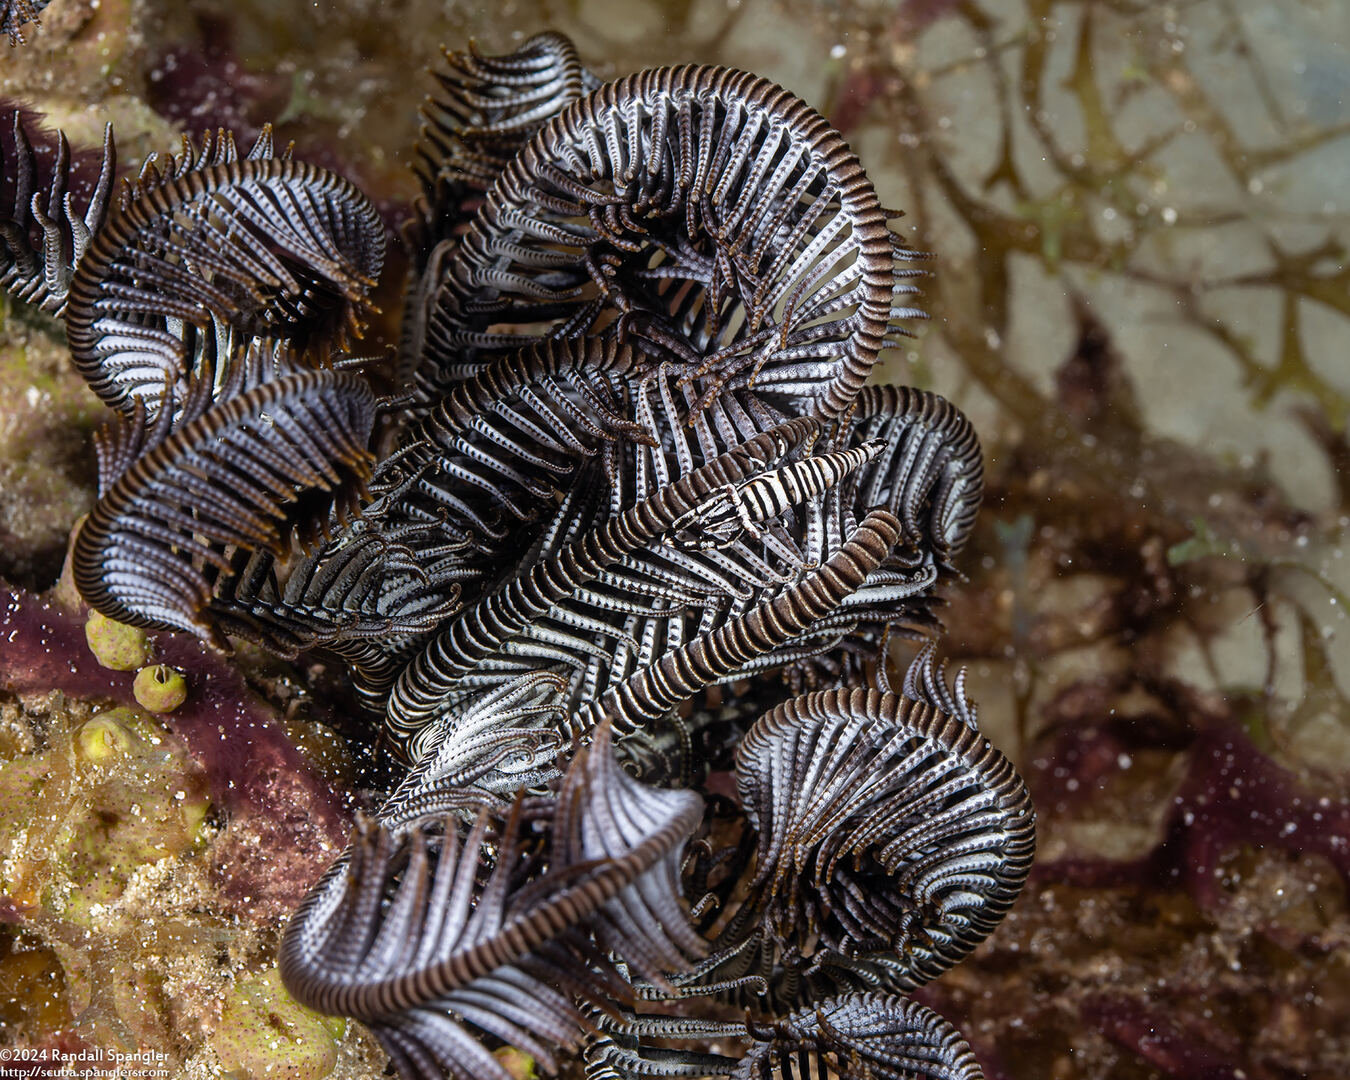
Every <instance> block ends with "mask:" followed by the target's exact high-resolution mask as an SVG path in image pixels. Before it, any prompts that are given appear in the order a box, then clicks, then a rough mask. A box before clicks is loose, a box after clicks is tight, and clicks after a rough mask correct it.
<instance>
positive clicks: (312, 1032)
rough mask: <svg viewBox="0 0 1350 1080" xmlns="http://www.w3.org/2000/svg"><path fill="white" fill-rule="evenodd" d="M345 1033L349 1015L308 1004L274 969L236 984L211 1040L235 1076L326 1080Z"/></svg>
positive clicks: (254, 1079) (243, 1078)
mask: <svg viewBox="0 0 1350 1080" xmlns="http://www.w3.org/2000/svg"><path fill="white" fill-rule="evenodd" d="M345 1033H346V1021H345V1020H343V1019H341V1018H340V1017H332V1016H323V1015H322V1014H320V1013H316V1012H314V1011H313V1010H311V1009H307V1008H305V1006H303V1005H301V1004H300V1003H299V1002H298V1001H296V1000H295V999H294V998H293V997H291V995H290V993H289V992H288V991H287V990H286V987H285V986H283V985H282V982H281V975H280V973H279V972H278V971H277V970H276V969H275V968H273V969H272V970H271V971H268V972H266V973H265V974H263V975H258V976H255V977H254V978H251V979H246V980H243V981H241V982H239V983H236V984H235V985H234V986H233V987H231V988H230V990H229V991H228V993H227V994H226V996H225V1001H224V1004H223V1007H222V1009H221V1017H220V1024H219V1026H218V1027H217V1028H216V1030H215V1032H214V1033H213V1034H212V1036H211V1045H212V1046H213V1047H214V1049H215V1051H216V1054H217V1055H218V1056H219V1057H220V1063H221V1065H222V1066H224V1068H225V1069H226V1071H227V1075H228V1076H230V1077H231V1078H232V1080H265V1078H271V1077H279V1078H281V1077H284V1078H285V1080H323V1078H324V1077H326V1076H328V1075H329V1074H330V1073H331V1072H332V1071H333V1069H334V1068H335V1067H336V1066H337V1061H338V1041H339V1040H340V1039H341V1038H342V1036H343V1035H344V1034H345Z"/></svg>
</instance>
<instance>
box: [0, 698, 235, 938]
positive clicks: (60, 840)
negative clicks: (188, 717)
mask: <svg viewBox="0 0 1350 1080" xmlns="http://www.w3.org/2000/svg"><path fill="white" fill-rule="evenodd" d="M209 808H210V802H209V800H208V799H207V796H206V784H205V779H204V777H203V776H202V775H201V772H200V770H199V769H198V768H197V766H196V765H195V764H194V763H193V762H192V760H191V758H190V757H189V756H188V753H187V750H186V748H185V747H184V746H183V745H182V743H180V742H179V741H178V740H177V739H176V738H174V737H173V736H172V735H170V734H169V733H168V732H167V731H165V730H164V729H163V728H161V727H160V726H159V725H158V724H156V723H154V722H153V721H152V720H150V719H149V718H148V717H145V716H144V715H142V714H141V713H139V712H136V711H135V710H132V709H120V708H119V709H109V710H105V711H104V712H101V713H99V714H98V715H96V716H94V717H92V718H91V719H90V720H88V721H87V722H85V723H84V724H82V725H81V726H80V727H79V728H78V729H76V730H75V731H74V732H73V733H71V735H70V736H69V737H68V739H63V740H61V741H60V742H59V743H57V744H56V745H54V746H53V747H52V748H51V749H48V750H46V751H43V752H41V753H38V754H34V755H31V756H29V757H26V758H22V759H19V760H16V761H12V762H8V763H6V764H4V765H3V766H0V891H2V892H4V893H5V894H6V895H7V896H9V897H10V898H11V900H12V901H13V902H14V903H15V904H16V906H18V907H19V908H20V910H23V909H36V910H40V911H42V912H44V913H47V914H52V915H59V916H60V917H61V918H62V919H65V920H68V921H73V922H76V923H80V924H84V925H93V924H94V923H95V922H97V921H99V920H104V921H106V919H107V917H108V915H107V912H106V910H105V908H106V905H108V904H109V903H110V902H112V901H115V900H116V899H117V898H118V897H120V896H121V895H122V893H123V891H124V890H125V889H126V887H127V885H128V883H129V882H130V881H131V880H132V878H133V877H134V876H135V875H137V874H139V873H141V872H142V871H143V869H144V868H146V867H148V866H150V865H152V864H155V863H159V862H161V861H162V860H165V859H170V858H173V857H175V856H178V855H182V854H185V853H187V852H190V851H191V850H192V849H194V848H195V847H196V846H197V845H198V843H199V842H200V841H201V839H202V835H203V826H204V822H205V819H206V814H207V811H208V810H209Z"/></svg>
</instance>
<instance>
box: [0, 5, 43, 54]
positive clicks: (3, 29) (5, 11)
mask: <svg viewBox="0 0 1350 1080" xmlns="http://www.w3.org/2000/svg"><path fill="white" fill-rule="evenodd" d="M51 2H52V0H3V2H0V34H8V35H9V43H10V45H11V46H13V45H22V44H23V43H24V40H25V38H24V33H23V28H24V26H25V25H26V24H28V23H35V22H37V21H38V16H39V15H41V14H42V12H43V9H45V8H46V7H47V5H48V4H50V3H51Z"/></svg>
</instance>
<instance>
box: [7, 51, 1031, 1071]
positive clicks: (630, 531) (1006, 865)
mask: <svg viewBox="0 0 1350 1080" xmlns="http://www.w3.org/2000/svg"><path fill="white" fill-rule="evenodd" d="M435 77H436V79H437V83H438V89H437V91H436V93H435V94H434V95H433V97H432V98H431V99H430V100H429V101H428V104H427V105H426V107H425V116H426V121H427V123H426V126H425V129H424V135H423V138H422V140H421V142H420V145H419V146H418V148H417V153H416V161H417V172H418V175H419V177H420V178H421V182H422V185H423V190H424V194H423V196H422V198H421V199H419V200H418V202H417V205H416V207H415V210H414V215H413V223H412V226H411V228H410V229H409V231H408V234H407V242H408V245H409V249H410V256H411V261H412V271H411V274H410V280H409V283H408V287H407V292H406V313H405V316H404V324H403V325H404V333H403V338H402V342H401V347H400V355H399V358H398V372H397V376H396V377H397V380H398V386H397V388H396V390H395V392H394V393H393V394H392V395H390V396H387V397H383V398H380V397H377V395H376V393H375V392H374V390H372V388H371V385H370V384H369V383H368V381H367V379H366V377H365V376H364V375H363V374H362V373H360V371H359V370H358V369H359V367H360V364H359V363H358V362H357V361H355V360H353V359H352V358H351V354H350V349H351V347H352V344H353V341H354V339H355V338H356V337H357V336H358V335H359V333H360V330H361V325H362V320H363V316H364V314H365V312H366V310H367V306H368V301H367V297H368V295H369V293H370V290H371V288H372V286H373V285H374V283H375V281H376V279H377V277H378V276H379V273H380V270H381V263H382V258H383V250H384V249H383V243H384V233H383V229H382V226H381V223H380V221H379V219H378V217H377V216H376V214H375V212H374V210H373V209H372V207H371V205H370V203H369V202H368V201H367V200H366V199H365V197H364V196H363V195H362V194H361V193H360V192H359V191H357V190H356V189H355V188H353V187H352V186H351V185H350V184H348V183H347V182H345V181H343V180H342V179H340V178H338V177H336V176H334V175H332V174H330V173H328V172H325V171H324V170H322V169H318V168H313V167H310V166H306V165H304V164H301V163H299V162H296V161H293V160H290V158H289V156H288V155H287V154H278V153H277V152H276V150H275V148H274V147H273V145H272V143H271V139H270V137H268V136H266V135H265V136H264V137H263V138H262V139H261V140H260V141H259V142H258V144H257V145H255V146H254V147H253V148H252V150H251V151H249V152H248V153H247V154H243V155H241V154H240V153H239V152H238V151H237V150H236V148H235V145H234V143H233V141H232V140H231V138H230V137H229V136H228V135H224V134H220V135H217V136H215V137H208V138H207V139H206V140H204V142H202V143H200V144H192V143H185V145H184V148H183V150H182V152H181V153H179V154H178V155H177V156H174V157H173V158H171V159H169V160H167V161H164V162H162V163H160V162H155V161H151V162H149V163H147V164H146V165H145V166H144V167H143V168H142V169H141V171H140V174H139V176H137V177H136V178H135V179H132V180H128V181H127V182H126V183H125V184H124V185H123V186H122V187H121V188H120V190H119V191H118V192H116V193H114V182H115V175H116V167H115V162H114V153H113V144H112V140H111V136H109V138H108V142H107V146H106V148H105V153H104V157H103V162H102V170H101V172H100V173H99V175H98V177H97V179H94V178H93V177H92V176H91V177H90V178H89V180H88V182H87V183H85V184H84V185H83V186H82V187H81V185H72V184H71V183H70V182H68V181H69V177H70V175H71V169H70V167H69V164H68V162H69V153H68V151H67V149H66V145H65V142H64V140H63V139H62V140H56V141H54V143H53V144H52V145H51V146H50V147H48V148H47V151H46V152H45V153H38V152H36V151H35V150H34V149H33V146H32V145H31V144H30V142H29V138H28V136H27V134H26V133H25V129H24V126H23V124H22V123H21V122H19V119H18V118H17V117H16V119H15V122H14V124H13V127H12V130H13V136H12V139H11V140H10V142H9V144H8V145H7V147H6V150H7V159H6V163H5V168H4V177H5V187H4V189H3V191H0V214H3V215H5V217H4V219H3V220H0V237H3V242H4V247H3V248H0V254H3V256H4V258H5V262H4V263H3V268H4V276H3V280H4V283H5V284H6V286H7V287H8V288H9V289H10V290H11V291H12V292H14V293H15V294H17V295H18V296H20V297H22V298H24V299H25V300H27V301H29V302H31V303H34V304H38V305H40V306H41V307H43V308H45V309H47V310H48V311H52V312H55V313H58V314H60V315H62V316H63V317H64V320H65V324H66V327H67V329H68V333H69V339H70V346H71V350H72V353H73V355H74V360H75V363H76V365H77V367H78V368H79V370H80V371H81V372H82V373H83V375H84V376H85V378H86V379H87V380H88V381H89V384H90V385H91V386H92V387H93V388H94V390H95V391H96V392H97V393H98V394H99V396H100V397H101V398H102V399H103V400H104V401H105V402H106V403H107V404H108V406H109V407H110V408H111V409H112V410H114V413H115V416H114V418H113V420H111V421H110V422H109V424H108V425H107V427H106V428H105V429H104V431H103V432H102V434H101V436H100V437H99V440H98V454H99V483H100V490H101V497H100V500H99V502H98V505H97V506H96V508H95V509H94V511H93V512H92V513H91V514H90V516H89V518H88V520H87V521H86V523H85V524H84V525H83V527H82V528H81V529H80V531H79V534H78V536H77V538H76V541H75V544H74V554H73V565H74V572H75V577H76V580H77V583H78V584H79V587H80V589H81V591H82V592H83V594H84V595H85V597H86V598H87V599H88V601H89V603H90V604H91V605H92V606H93V607H95V608H96V609H97V610H99V611H101V612H103V613H104V614H105V615H108V616H109V617H111V618H114V619H118V620H121V621H123V622H130V623H136V624H140V625H143V626H149V627H161V628H174V629H182V630H188V631H191V632H193V633H195V634H198V635H200V636H202V637H203V638H206V639H208V640H210V641H213V642H215V643H217V644H219V645H221V646H222V647H227V646H228V637H229V636H235V637H242V638H245V639H249V640H252V641H254V642H257V643H259V644H261V645H263V646H265V647H266V648H268V649H270V650H272V651H274V652H276V653H278V654H281V655H283V656H294V655H296V654H298V653H300V652H302V651H311V650H321V651H323V652H325V653H327V654H329V655H333V656H337V657H341V658H343V659H344V660H345V661H346V663H347V664H348V665H349V667H350V669H351V672H352V677H353V679H354V681H355V683H356V685H357V688H358V690H359V692H360V694H361V697H362V700H363V701H364V702H365V703H367V704H368V705H369V707H370V708H371V710H372V712H373V713H375V714H377V715H379V716H382V718H383V725H384V733H385V737H386V739H387V741H388V743H389V744H390V745H392V747H393V748H394V749H395V751H396V752H397V753H398V754H399V755H400V756H401V757H402V758H403V759H404V761H405V762H406V764H407V765H408V771H407V774H406V778H405V779H404V780H403V781H402V783H401V784H399V785H398V787H397V789H396V790H395V791H394V792H393V793H392V794H391V795H390V797H389V799H388V801H387V802H386V803H385V805H384V806H383V808H382V809H381V810H380V812H379V813H378V815H377V816H375V817H373V818H368V819H362V820H360V821H359V822H358V826H357V830H356V833H355V835H354V837H353V839H352V842H351V845H350V847H349V848H348V850H347V851H346V852H345V853H344V854H343V856H342V857H341V859H340V860H339V861H338V862H337V863H336V864H335V865H334V866H333V867H332V868H331V870H330V871H329V872H328V874H327V875H326V876H325V877H324V878H323V880H322V881H320V882H319V884H318V885H317V886H316V887H315V888H314V890H313V892H312V893H311V894H310V896H309V898H308V900H307V901H306V902H305V903H304V904H303V905H302V906H301V908H300V910H299V911H297V912H296V914H295V917H294V919H293V920H292V923H291V925H290V928H289V930H288V932H287V934H286V936H285V939H284V941H283V944H282V950H281V972H282V975H283V977H284V979H285V982H286V984H287V986H288V987H289V988H290V990H291V991H292V993H293V994H294V995H295V996H296V997H297V998H299V999H300V1000H301V1001H302V1002H304V1003H306V1004H308V1005H311V1006H312V1007H314V1008H316V1009H319V1010H321V1011H324V1012H329V1013H337V1014H343V1015H347V1016H353V1017H357V1018H359V1019H360V1020H362V1021H363V1022H364V1023H365V1024H366V1025H368V1026H369V1028H370V1029H371V1031H373V1032H374V1034H375V1035H376V1036H377V1037H378V1038H379V1040H380V1041H381V1043H382V1044H383V1045H384V1047H385V1048H386V1049H387V1050H388V1052H389V1055H390V1057H391V1058H392V1060H393V1063H394V1065H395V1066H396V1068H397V1069H398V1071H399V1072H400V1074H401V1075H403V1076H404V1077H407V1078H414V1077H420V1078H437V1077H445V1076H451V1077H458V1078H474V1080H483V1078H494V1080H506V1077H507V1075H508V1074H507V1073H506V1071H505V1066H504V1065H503V1064H502V1062H501V1060H500V1058H499V1056H498V1055H497V1054H496V1053H495V1051H496V1050H498V1049H500V1048H501V1047H503V1046H505V1045H511V1046H514V1047H516V1048H517V1049H519V1050H522V1051H524V1052H526V1053H528V1054H530V1055H531V1056H532V1057H533V1058H534V1059H535V1060H536V1061H537V1062H538V1063H539V1064H540V1065H541V1066H542V1067H543V1068H545V1069H546V1070H549V1071H556V1070H558V1069H560V1068H563V1067H564V1063H565V1061H573V1062H575V1061H577V1060H580V1061H581V1062H583V1063H584V1069H585V1071H586V1074H587V1075H588V1076H589V1077H591V1078H592V1080H602V1078H610V1080H614V1078H636V1077H647V1076H688V1077H700V1076H701V1077H728V1076H736V1077H765V1078H767V1077H777V1078H783V1080H787V1078H794V1080H805V1078H807V1077H824V1076H827V1075H833V1076H840V1077H869V1078H878V1080H879V1078H886V1077H889V1078H902V1077H935V1078H936V1077H943V1078H971V1077H977V1076H979V1075H980V1073H979V1067H978V1065H977V1064H976V1062H975V1060H974V1058H973V1056H972V1054H971V1052H970V1050H969V1048H968V1047H967V1046H966V1044H965V1042H964V1041H963V1040H962V1039H961V1037H960V1036H959V1034H957V1032H956V1031H955V1030H954V1029H953V1028H952V1027H951V1026H950V1025H949V1024H948V1023H947V1022H946V1021H944V1020H943V1019H942V1018H940V1017H939V1016H937V1015H935V1014H934V1013H932V1012H931V1011H929V1010H928V1009H926V1008H924V1007H923V1006H922V1005H920V1004H918V1003H916V1002H914V1001H911V1000H909V999H907V998H906V997H904V996H903V995H904V994H905V993H906V992H907V991H910V990H912V989H913V988H915V987H917V986H920V985H921V984H923V983H925V982H927V981H928V980H930V979H932V978H934V977H935V976H936V975H938V974H939V973H940V972H942V971H943V970H944V969H945V968H946V967H948V966H950V965H951V964H953V963H955V962H957V961H958V960H960V959H961V958H962V957H963V956H964V955H965V954H967V953H968V952H969V951H970V950H971V949H972V948H974V946H975V945H976V944H977V943H978V942H979V941H981V940H982V939H983V938H984V937H985V936H986V935H987V934H988V933H989V932H990V931H991V930H992V928H993V927H994V926H995V925H996V923H997V922H998V920H999V919H1000V918H1001V917H1002V915H1003V914H1004V912H1005V911H1006V910H1007V908H1008V907H1009V905H1010V904H1011V903H1012V901H1013V899H1014V898H1015V896H1016V894H1017V892H1018V891H1019V889H1020V887H1021V885H1022V883H1023V881H1024V879H1025V877H1026V874H1027V871H1028V868H1029V865H1030V860H1031V855H1032V849H1033V814H1032V809H1031V806H1030V803H1029V800H1028V798H1027V795H1026V792H1025V789H1024V788H1023V786H1022V783H1021V781H1020V779H1019V778H1018V777H1017V775H1016V773H1015V772H1014V771H1013V770H1012V768H1011V766H1010V765H1009V763H1008V761H1007V760H1006V759H1005V758H1004V757H1003V756H1002V755H1001V754H1000V753H999V752H998V751H997V750H996V749H994V748H993V747H992V746H991V745H990V744H989V743H988V741H987V740H986V739H984V738H983V737H982V736H981V735H980V734H979V733H978V730H977V727H976V723H975V713H974V709H973V707H972V706H971V705H970V704H969V703H968V701H967V700H966V698H965V695H964V692H963V689H962V684H961V680H960V678H959V677H958V679H957V681H956V685H955V687H949V686H948V684H947V682H946V680H945V677H944V674H943V671H942V668H941V666H940V665H937V664H936V663H935V661H934V651H933V649H932V648H931V647H926V648H925V649H924V650H923V651H922V652H921V653H920V656H919V659H918V660H916V661H915V663H914V664H913V665H912V666H911V667H910V669H909V672H908V674H907V675H906V677H905V679H904V682H903V685H902V686H901V688H900V690H899V692H895V691H894V690H892V688H891V687H890V685H889V683H888V680H887V675H886V647H887V642H888V637H889V635H890V634H891V633H892V632H893V631H897V630H898V631H899V632H900V633H904V634H908V635H911V636H932V635H933V634H935V633H936V631H937V629H938V623H937V620H936V617H935V615H934V612H933V604H934V601H933V600H932V591H933V589H934V587H935V585H936V584H937V583H938V582H939V581H940V580H941V579H942V578H944V577H945V576H950V575H952V574H953V573H954V571H953V570H952V560H953V558H954V556H955V555H956V554H957V552H958V551H959V550H960V548H961V546H962V544H963V542H964V540H965V539H966V537H967V535H968V532H969V530H970V527H971V523H972V520H973V518H974V515H975V512H976V509H977V506H978V503H979V499H980V492H981V460H980V451H979V445H978V442H977V440H976V438H975V435H974V433H973V432H972V430H971V427H970V425H969V423H968V422H967V421H966V419H965V418H964V417H963V416H961V415H960V413H958V412H957V411H956V410H955V409H954V408H952V407H951V406H950V405H949V404H947V403H946V402H945V401H943V400H942V399H940V398H938V397H936V396H934V395H932V394H928V393H925V392H923V391H920V390H914V389H910V388H906V387H890V386H869V385H865V384H866V382H867V379H868V376H869V374H870V372H871V370H872V368H873V365H874V363H875V361H876V359H877V356H878V353H879V351H880V350H881V349H882V348H883V347H884V346H886V345H887V344H888V343H889V342H891V341H892V339H893V338H894V337H895V335H897V334H902V333H904V332H905V331H904V327H905V324H906V323H907V322H909V321H910V320H911V319H913V318H915V317H917V315H918V312H917V311H916V310H915V309H913V308H912V307H911V306H910V304H911V300H912V297H913V294H914V293H915V288H914V279H915V277H916V276H917V274H918V270H917V269H916V266H915V262H916V259H917V256H916V255H915V253H913V252H911V251H909V250H908V249H907V248H906V246H905V244H904V243H903V242H902V241H901V240H900V238H899V237H898V236H897V234H896V233H895V232H894V231H893V230H892V228H891V223H892V221H893V220H894V218H895V217H896V214H895V213H893V212H891V211H888V210H885V209H883V208H882V206H881V205H880V203H879V202H878V199H877V196H876V193H875V191H874V190H873V188H872V185H871V184H870V182H869V181H868V179H867V177H866V175H865V174H864V173H863V170H862V168H861V167H860V165H859V163H858V160H857V158H856V157H855V156H854V155H853V153H852V152H851V151H850V150H849V149H848V147H847V146H846V145H845V143H844V142H843V140H842V139H841V138H840V136H839V135H838V134H837V133H836V132H835V131H833V130H832V129H831V128H830V127H829V126H828V125H827V124H826V123H825V121H824V120H822V119H821V117H820V116H818V115H817V114H816V113H814V112H813V111H812V110H811V109H810V108H808V107H807V106H806V105H805V104H803V103H802V102H801V101H799V100H798V99H797V98H795V97H793V96H792V95H791V94H789V93H788V92H786V91H785V90H782V89H780V88H779V87H777V86H774V85H772V84H771V83H769V82H766V81H765V80H763V79H760V78H757V77H755V76H753V75H749V74H745V73H743V72H738V71H731V70H726V69H721V68H712V67H676V68H665V69H659V70H652V71H644V72H641V73H639V74H636V75H632V76H629V77H627V78H622V79H620V80H618V81H616V82H612V83H608V84H605V85H600V84H599V83H598V80H596V79H595V78H594V77H593V76H592V75H591V74H590V73H589V72H587V71H586V70H585V69H584V68H583V66H582V65H581V64H580V62H579V61H578V59H577V56H576V53H575V51H574V49H573V47H572V45H571V43H570V42H568V41H567V40H566V39H564V38H562V37H559V36H558V35H553V34H545V35H542V36H540V37H537V38H534V39H532V40H531V41H529V42H527V43H526V44H525V45H524V46H523V47H522V48H521V49H520V50H519V51H518V52H516V53H513V54H511V55H508V56H504V57H486V56H483V55H480V54H478V53H477V52H472V51H471V52H469V53H459V54H449V55H447V57H446V61H445V64H444V66H443V67H442V69H441V70H440V71H438V72H437V73H436V76H435ZM71 186H77V187H81V190H79V191H75V192H72V191H70V190H68V188H70V187H71ZM372 447H378V448H379V450H378V453H377V452H376V451H375V450H374V449H372ZM731 1017H741V1018H740V1019H729V1018H731Z"/></svg>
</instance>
